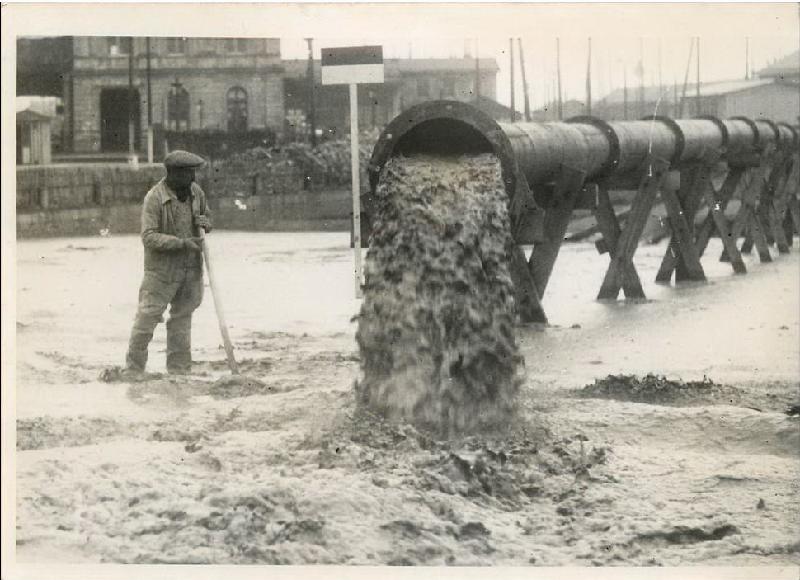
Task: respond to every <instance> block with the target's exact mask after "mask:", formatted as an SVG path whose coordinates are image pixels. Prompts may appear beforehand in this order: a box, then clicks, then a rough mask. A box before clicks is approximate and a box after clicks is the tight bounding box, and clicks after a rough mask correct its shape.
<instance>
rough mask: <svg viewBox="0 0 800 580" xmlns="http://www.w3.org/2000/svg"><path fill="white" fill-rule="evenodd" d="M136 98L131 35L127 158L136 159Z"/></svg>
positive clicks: (131, 39) (131, 38) (129, 44)
mask: <svg viewBox="0 0 800 580" xmlns="http://www.w3.org/2000/svg"><path fill="white" fill-rule="evenodd" d="M136 104H137V103H136V99H135V97H134V94H133V37H132V36H129V37H128V160H129V161H130V162H131V163H134V162H135V161H136V117H135V116H134V113H133V111H134V106H135V105H136Z"/></svg>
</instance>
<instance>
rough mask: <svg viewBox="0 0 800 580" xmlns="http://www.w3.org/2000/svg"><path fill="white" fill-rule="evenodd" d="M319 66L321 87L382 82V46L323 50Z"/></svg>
mask: <svg viewBox="0 0 800 580" xmlns="http://www.w3.org/2000/svg"><path fill="white" fill-rule="evenodd" d="M321 64H322V84H323V85H358V84H364V83H382V82H383V47H382V46H347V47H343V48H323V49H322V63H321Z"/></svg>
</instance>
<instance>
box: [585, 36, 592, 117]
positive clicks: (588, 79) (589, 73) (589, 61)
mask: <svg viewBox="0 0 800 580" xmlns="http://www.w3.org/2000/svg"><path fill="white" fill-rule="evenodd" d="M586 114H587V115H591V114H592V37H591V36H590V37H589V55H588V57H587V59H586Z"/></svg>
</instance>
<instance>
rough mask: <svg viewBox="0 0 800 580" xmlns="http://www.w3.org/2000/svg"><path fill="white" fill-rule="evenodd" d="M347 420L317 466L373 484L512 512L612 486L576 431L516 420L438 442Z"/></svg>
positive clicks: (602, 456)
mask: <svg viewBox="0 0 800 580" xmlns="http://www.w3.org/2000/svg"><path fill="white" fill-rule="evenodd" d="M351 419H352V422H351V423H350V424H349V425H345V426H343V427H342V428H340V429H339V430H335V431H334V432H330V433H326V435H325V444H324V445H323V448H322V450H321V451H320V454H319V458H318V459H319V466H320V468H323V469H333V468H340V467H345V466H351V467H355V468H358V469H359V470H362V471H366V472H374V474H375V475H374V477H373V484H374V485H376V486H377V487H389V486H397V485H400V484H401V483H402V484H403V485H411V486H412V487H415V488H417V489H420V490H422V491H425V492H430V491H434V492H437V493H444V494H447V495H453V496H461V497H464V498H469V499H470V500H471V501H474V502H476V503H478V504H482V505H495V506H499V507H501V508H502V509H506V510H518V509H521V508H522V507H523V506H525V505H527V504H528V503H530V502H531V501H536V500H538V499H541V498H550V499H551V500H553V501H554V502H555V503H559V504H560V503H561V502H563V501H565V500H566V499H567V498H568V497H570V496H571V495H572V494H573V493H577V491H578V490H577V488H576V486H578V487H581V486H583V485H584V484H586V483H588V482H592V481H603V482H608V481H613V478H612V477H611V476H610V475H609V474H608V472H607V470H606V468H605V465H606V461H607V458H608V448H607V447H606V446H605V445H604V444H599V443H598V442H591V441H589V439H588V438H587V437H586V436H584V435H581V434H571V435H569V436H555V435H554V434H553V433H552V432H551V431H550V430H549V429H546V428H542V427H541V426H533V425H531V426H526V425H525V424H523V423H522V422H521V421H517V423H515V424H514V425H512V426H510V427H509V428H508V429H507V430H505V432H500V431H497V432H495V433H493V434H482V435H480V436H477V435H468V436H461V437H455V438H452V439H447V440H443V439H438V438H435V437H432V436H431V435H430V434H429V433H426V432H425V431H421V430H418V429H416V428H415V427H414V426H413V425H411V424H408V423H397V422H389V421H387V420H384V419H383V418H381V417H379V416H377V415H375V414H372V413H369V412H367V411H363V410H358V411H356V413H355V414H354V415H353V416H352V418H351ZM398 474H403V476H402V478H401V479H400V480H398V479H397V475H398ZM570 490H571V491H570Z"/></svg>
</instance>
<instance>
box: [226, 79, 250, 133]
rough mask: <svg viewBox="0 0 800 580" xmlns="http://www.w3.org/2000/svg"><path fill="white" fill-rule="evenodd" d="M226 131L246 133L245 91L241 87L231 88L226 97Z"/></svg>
mask: <svg viewBox="0 0 800 580" xmlns="http://www.w3.org/2000/svg"><path fill="white" fill-rule="evenodd" d="M227 105H228V131H229V132H231V133H243V132H244V131H247V91H245V90H244V89H243V88H242V87H231V88H230V89H229V90H228V95H227Z"/></svg>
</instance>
